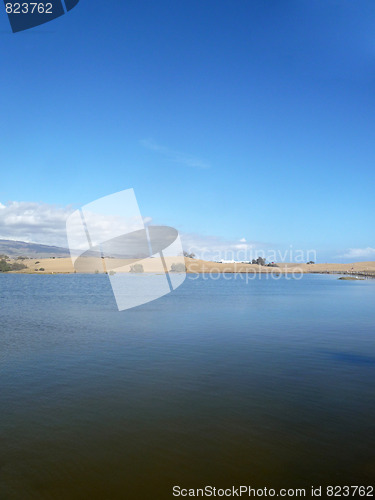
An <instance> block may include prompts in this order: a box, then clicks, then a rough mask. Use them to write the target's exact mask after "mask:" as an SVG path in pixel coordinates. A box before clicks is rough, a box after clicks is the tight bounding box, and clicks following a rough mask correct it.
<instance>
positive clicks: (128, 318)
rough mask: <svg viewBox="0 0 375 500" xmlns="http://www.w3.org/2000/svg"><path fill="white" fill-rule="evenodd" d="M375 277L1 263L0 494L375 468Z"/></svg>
mask: <svg viewBox="0 0 375 500" xmlns="http://www.w3.org/2000/svg"><path fill="white" fill-rule="evenodd" d="M374 304H375V280H373V281H370V280H368V281H358V282H353V281H339V280H338V279H337V277H336V276H306V277H304V278H303V279H302V280H287V279H285V278H282V279H280V280H278V281H273V280H270V279H266V278H262V279H256V280H254V281H251V282H250V283H248V284H246V283H245V282H244V281H242V280H241V279H239V278H237V279H234V277H233V276H232V279H230V280H229V279H225V277H221V278H220V279H219V280H205V279H204V278H203V277H202V276H201V277H199V279H192V277H190V278H188V279H187V280H186V282H185V283H184V285H182V286H181V287H180V288H179V289H178V290H176V291H175V292H174V293H173V294H170V295H168V296H166V297H164V298H162V299H159V300H157V301H155V302H152V303H149V304H146V305H144V306H141V307H138V308H135V309H132V310H128V311H124V312H121V313H119V312H117V310H116V309H115V302H114V299H113V296H112V291H111V289H110V286H109V282H108V280H107V277H106V276H101V275H87V276H84V275H61V276H59V275H51V276H37V275H31V276H27V275H4V274H0V307H1V309H0V377H1V379H0V381H1V386H0V390H1V392H0V405H1V406H0V408H1V414H0V498H1V500H8V499H17V500H18V499H21V500H28V499H38V500H39V499H57V500H58V499H123V498H127V499H133V498H134V499H138V498H161V499H163V498H173V497H172V486H173V485H181V486H184V487H190V488H193V487H199V486H202V485H206V484H211V485H215V486H217V487H222V486H225V487H228V486H231V485H232V484H235V485H241V484H246V485H252V486H257V487H263V486H267V487H283V486H285V487H287V488H291V487H298V486H301V487H307V488H309V487H310V486H311V485H312V484H314V485H321V484H333V485H335V484H338V485H343V484H356V485H358V484H371V482H373V480H374V477H375V455H374V449H375V308H374Z"/></svg>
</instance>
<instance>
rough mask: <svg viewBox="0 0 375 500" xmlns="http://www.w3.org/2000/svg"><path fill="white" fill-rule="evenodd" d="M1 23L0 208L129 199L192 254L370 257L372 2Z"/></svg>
mask: <svg viewBox="0 0 375 500" xmlns="http://www.w3.org/2000/svg"><path fill="white" fill-rule="evenodd" d="M0 23H1V26H0V44H1V50H0V57H1V67H2V77H1V81H0V86H1V94H0V95H1V96H0V104H1V121H0V127H1V147H0V165H1V172H2V174H1V183H0V202H1V203H2V204H3V205H5V206H7V205H8V204H9V202H24V203H25V205H20V206H21V207H22V206H25V207H26V206H29V207H30V202H32V203H34V204H39V205H40V207H41V208H40V210H43V207H44V209H46V210H47V211H48V210H51V205H53V206H57V207H60V208H57V210H65V208H64V207H66V206H73V207H78V206H81V205H83V204H85V203H88V202H90V201H92V200H94V199H96V198H99V197H101V196H105V195H107V194H110V193H113V192H116V191H119V190H122V189H127V188H131V187H132V188H134V190H135V192H136V195H137V199H138V202H139V205H140V208H141V211H142V213H143V215H145V216H150V217H152V219H153V222H154V223H156V224H168V225H172V226H174V227H176V228H178V229H179V230H180V231H181V232H182V233H186V234H187V235H190V236H189V237H190V239H191V241H193V239H194V238H196V241H200V242H206V243H207V242H210V241H211V243H212V244H213V245H215V244H219V243H220V242H221V244H225V242H228V244H229V243H230V244H235V242H239V241H240V240H241V239H246V241H247V242H255V244H256V245H257V246H258V247H261V246H262V245H263V246H265V247H267V248H270V247H275V248H289V247H290V245H293V246H294V247H295V248H301V249H310V248H315V249H316V250H317V252H318V260H320V261H328V260H345V259H349V260H353V258H354V257H356V258H355V259H354V260H375V250H373V249H374V248H375V241H374V231H373V227H374V222H375V221H374V213H375V211H374V208H375V198H374V185H375V168H374V167H375V31H374V26H375V3H374V2H373V1H358V2H353V1H347V0H337V1H333V0H324V1H323V0H322V1H320V0H314V1H311V0H309V1H305V0H298V1H288V0H285V1H283V2H280V1H271V0H270V1H267V2H265V1H264V0H259V1H257V0H251V1H250V0H248V1H235V2H227V1H225V2H224V1H210V0H206V1H204V2H202V1H200V2H198V1H189V2H175V1H173V2H172V1H170V2H165V1H160V2H155V1H152V2H151V1H141V2H139V1H127V2H110V1H108V0H106V1H99V0H90V1H88V0H81V1H80V3H79V4H78V6H77V7H75V8H74V9H73V10H72V11H71V12H69V13H68V14H66V15H64V16H63V17H61V18H59V19H56V20H54V21H52V22H50V23H48V24H46V25H44V26H41V27H38V28H34V29H32V30H29V31H25V32H21V33H16V34H13V33H11V30H10V27H9V22H8V19H7V17H6V15H5V13H4V12H2V13H1V15H0ZM26 202H28V203H29V205H27V204H26ZM35 206H36V205H35ZM0 219H1V212H0ZM7 229H8V230H9V233H7ZM40 234H41V233H38V232H36V233H35V235H36V238H35V239H37V235H38V238H40ZM18 236H19V239H22V234H18ZM50 236H51V235H50ZM50 236H48V235H46V238H45V239H46V241H50ZM0 237H15V233H14V232H12V228H11V227H9V223H8V225H5V224H2V225H1V220H0ZM51 242H52V241H51ZM215 242H216V243H215ZM218 242H219V243H218ZM350 249H354V250H353V251H351V250H350ZM351 252H352V253H351ZM342 255H346V257H338V256H342ZM352 257H353V258H352Z"/></svg>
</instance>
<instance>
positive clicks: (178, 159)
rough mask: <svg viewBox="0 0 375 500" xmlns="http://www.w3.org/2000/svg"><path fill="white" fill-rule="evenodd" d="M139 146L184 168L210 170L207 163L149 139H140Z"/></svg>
mask: <svg viewBox="0 0 375 500" xmlns="http://www.w3.org/2000/svg"><path fill="white" fill-rule="evenodd" d="M140 144H141V145H142V146H143V147H145V148H147V149H150V150H151V151H156V152H157V153H160V154H162V155H164V156H165V157H166V158H167V159H168V160H170V161H173V162H175V163H181V164H182V165H185V166H186V167H193V168H210V164H209V163H208V162H207V161H205V160H202V159H201V158H197V157H195V156H191V155H189V154H186V153H181V152H179V151H174V150H173V149H170V148H167V147H165V146H161V145H160V144H157V143H156V142H155V141H153V140H151V139H142V140H141V141H140Z"/></svg>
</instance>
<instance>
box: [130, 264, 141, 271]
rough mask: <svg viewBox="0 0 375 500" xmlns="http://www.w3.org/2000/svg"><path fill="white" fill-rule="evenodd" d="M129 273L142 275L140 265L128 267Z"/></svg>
mask: <svg viewBox="0 0 375 500" xmlns="http://www.w3.org/2000/svg"><path fill="white" fill-rule="evenodd" d="M129 272H131V273H143V266H142V264H134V265H133V266H130V271H129Z"/></svg>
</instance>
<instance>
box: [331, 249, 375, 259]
mask: <svg viewBox="0 0 375 500" xmlns="http://www.w3.org/2000/svg"><path fill="white" fill-rule="evenodd" d="M338 257H341V258H345V259H363V258H371V257H375V248H372V247H367V248H349V250H348V251H347V252H346V253H344V254H343V255H339V256H338Z"/></svg>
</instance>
